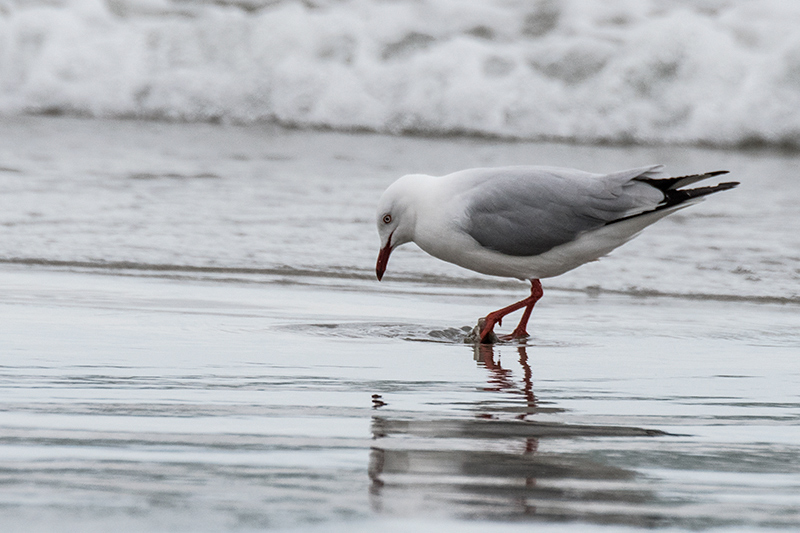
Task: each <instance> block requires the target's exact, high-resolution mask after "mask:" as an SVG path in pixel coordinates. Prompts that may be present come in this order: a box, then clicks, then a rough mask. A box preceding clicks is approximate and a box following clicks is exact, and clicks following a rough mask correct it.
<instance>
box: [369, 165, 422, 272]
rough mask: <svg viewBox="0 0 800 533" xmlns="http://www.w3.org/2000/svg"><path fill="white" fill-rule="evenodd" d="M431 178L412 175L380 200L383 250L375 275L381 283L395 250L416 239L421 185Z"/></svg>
mask: <svg viewBox="0 0 800 533" xmlns="http://www.w3.org/2000/svg"><path fill="white" fill-rule="evenodd" d="M427 178H429V177H428V176H423V175H420V174H410V175H408V176H403V177H402V178H400V179H399V180H397V181H395V182H394V183H392V184H391V185H390V186H389V188H388V189H386V191H384V193H383V194H382V195H381V199H380V200H378V213H377V224H378V235H379V236H380V238H381V251H380V253H379V254H378V264H377V265H376V266H375V273H376V274H377V275H378V280H380V279H381V278H382V277H383V273H384V272H385V271H386V265H387V264H388V263H389V255H390V254H391V253H392V250H394V249H395V248H397V247H398V246H400V245H401V244H405V243H407V242H411V241H413V240H414V229H415V227H416V224H417V212H416V208H415V206H416V202H417V197H418V194H419V192H420V189H421V188H422V187H424V184H423V183H422V182H423V181H425V180H426V179H427Z"/></svg>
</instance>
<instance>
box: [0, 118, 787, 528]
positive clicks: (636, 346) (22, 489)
mask: <svg viewBox="0 0 800 533" xmlns="http://www.w3.org/2000/svg"><path fill="white" fill-rule="evenodd" d="M0 132H2V137H1V140H2V144H0V155H2V165H0V166H3V167H4V170H3V174H2V176H1V177H0V179H1V181H0V182H1V183H2V184H3V192H2V196H0V198H2V200H1V201H2V203H3V205H2V215H0V216H2V226H0V228H2V234H3V238H2V239H0V260H2V265H0V293H1V294H2V298H0V323H2V324H3V327H2V330H0V341H1V342H2V344H0V346H1V347H2V352H1V355H0V387H2V391H3V393H2V400H0V516H2V519H3V528H4V531H49V530H53V529H54V528H58V529H63V530H68V529H76V530H77V529H80V530H108V529H111V528H114V529H115V530H120V531H164V530H173V531H174V530H178V531H218V530H261V529H271V530H275V529H277V530H284V529H289V530H292V529H298V528H299V529H302V530H307V529H312V530H322V531H337V530H347V531H352V530H356V531H359V530H368V529H369V530H373V529H375V528H379V527H380V528H383V529H385V530H387V531H395V530H397V531H402V530H407V529H408V528H414V529H418V530H437V531H440V530H443V531H447V530H450V529H453V530H456V529H457V530H459V531H463V530H465V528H467V529H466V530H469V529H468V528H469V527H470V526H469V524H468V523H467V522H465V521H466V520H477V521H479V524H484V525H485V524H486V523H487V522H488V523H490V524H491V528H492V530H499V531H503V530H508V531H516V530H517V529H521V528H522V527H526V524H525V523H526V522H529V521H536V522H537V527H545V528H547V527H548V526H552V527H553V528H555V527H559V528H563V527H564V523H565V522H566V523H567V524H568V525H569V526H570V527H571V528H572V529H574V530H576V531H587V530H594V529H595V528H599V529H601V530H605V529H606V528H619V527H628V526H633V527H659V528H666V529H678V530H681V529H714V528H722V529H725V528H737V529H745V530H752V529H774V528H778V529H786V530H795V529H797V528H798V526H800V514H799V513H798V509H800V497H799V496H798V494H800V490H799V489H800V468H798V466H797V465H800V444H798V443H800V429H798V428H800V425H799V424H798V421H799V419H800V394H798V392H797V391H798V390H800V389H799V388H798V383H800V365H798V360H797V358H798V354H799V353H800V350H799V348H800V318H799V317H800V314H798V312H799V311H800V308H798V301H797V298H798V296H797V276H798V271H797V266H796V265H797V263H796V257H795V255H796V250H797V249H798V248H797V247H795V246H794V244H795V243H797V235H796V232H793V231H792V230H791V228H790V227H789V224H788V222H789V221H791V220H796V217H797V208H796V207H795V206H796V205H798V204H797V202H795V199H796V198H797V197H798V196H799V195H800V193H799V192H798V190H799V189H800V186H798V182H797V180H796V177H795V175H794V174H793V172H794V170H795V169H796V167H797V164H798V161H800V159H798V158H797V157H796V156H794V155H792V154H786V153H776V152H723V151H707V150H697V149H688V148H599V147H593V148H587V147H579V146H564V145H536V144H522V143H510V144H503V143H501V144H498V143H496V142H492V141H485V140H480V139H468V140H464V139H414V138H393V137H381V136H371V135H346V134H339V133H326V132H301V131H283V130H276V129H272V128H260V127H253V128H236V127H229V126H213V125H181V124H152V123H140V122H103V121H86V120H76V119H52V118H33V119H31V118H24V119H14V120H6V121H5V122H4V127H3V128H0ZM535 159H536V160H538V162H540V163H543V164H570V165H571V166H578V167H583V168H598V167H599V168H598V169H600V170H604V169H608V170H610V169H613V168H622V167H626V166H631V167H632V166H636V165H638V164H643V163H648V162H650V161H657V162H666V163H668V164H669V168H670V170H674V173H676V174H677V173H685V172H690V171H693V170H698V169H709V168H718V167H719V168H728V169H729V170H731V171H732V174H733V177H734V179H739V180H741V181H743V182H744V183H743V185H742V186H741V187H740V189H737V191H732V192H730V193H726V194H724V195H723V194H720V195H717V197H714V198H712V199H709V201H707V202H705V203H703V204H701V205H699V206H696V207H693V208H692V209H691V210H687V211H686V212H685V213H686V215H682V218H677V217H673V218H675V220H673V221H670V220H669V219H668V220H665V221H664V222H663V223H660V224H659V225H657V226H655V227H653V228H650V229H649V230H648V231H646V232H645V234H643V235H642V236H641V237H639V238H638V239H637V240H636V241H634V242H632V243H631V244H629V245H626V246H625V247H623V248H621V249H620V250H618V251H616V252H615V253H614V254H613V255H612V256H610V257H608V258H606V259H604V260H602V261H600V262H599V263H596V264H593V265H587V266H586V267H583V268H581V269H579V270H578V271H575V272H573V273H570V274H568V275H565V276H563V277H561V278H557V279H554V280H549V282H546V283H545V298H544V299H543V300H542V301H541V302H540V303H539V304H537V308H536V310H535V312H534V315H533V318H532V321H531V328H530V331H531V333H532V337H531V338H530V339H529V340H528V342H527V343H526V344H525V345H522V346H518V345H514V344H504V345H498V346H495V347H483V348H480V349H476V348H475V347H473V346H472V345H470V344H465V343H464V342H463V339H464V336H465V334H466V333H465V330H468V329H469V328H470V327H471V326H472V325H474V323H475V320H476V319H477V317H479V316H482V315H485V314H486V312H487V311H489V310H492V309H495V308H498V307H501V306H503V305H506V304H507V303H509V302H510V301H513V300H515V299H518V298H520V297H521V296H522V295H524V293H525V288H524V286H523V285H522V284H519V283H516V282H505V281H502V280H500V281H495V280H491V279H488V278H482V277H478V276H476V275H472V274H470V273H462V272H461V271H459V270H458V269H456V268H455V267H452V268H451V267H450V266H448V265H442V264H440V263H439V262H437V261H434V260H432V259H429V258H426V257H425V256H424V255H423V254H422V253H420V252H418V251H415V250H413V249H409V250H400V251H398V252H397V253H396V254H395V256H393V258H392V260H393V263H392V264H390V269H389V272H388V273H387V278H385V280H384V282H383V283H380V284H379V283H378V282H377V281H375V280H374V278H373V276H374V273H373V272H372V268H373V265H374V260H375V252H376V250H375V247H376V246H377V242H376V241H377V238H376V236H375V234H374V227H373V225H374V224H373V221H372V217H373V213H372V209H373V205H374V202H375V199H376V197H377V195H378V194H379V193H380V191H381V190H382V189H383V187H385V186H386V185H387V184H388V183H389V182H390V181H391V180H392V179H393V178H394V177H396V176H397V175H400V174H403V173H407V172H412V171H420V170H427V171H428V172H431V173H440V172H443V171H447V170H454V169H455V168H458V167H457V166H456V165H460V166H464V167H467V166H475V165H477V164H507V163H510V162H517V163H528V162H534V160H535ZM569 161H572V163H569ZM740 191H746V193H747V194H744V193H740ZM678 230H679V231H678ZM744 269H746V270H747V273H745V272H744ZM511 318H513V317H511ZM505 326H506V327H508V328H510V327H513V320H512V323H511V324H506V325H505ZM519 522H523V524H520V523H519ZM528 526H529V524H528ZM476 527H478V526H476ZM526 529H529V527H527V528H526Z"/></svg>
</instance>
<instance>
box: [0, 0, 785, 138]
mask: <svg viewBox="0 0 800 533" xmlns="http://www.w3.org/2000/svg"><path fill="white" fill-rule="evenodd" d="M799 25H800V4H798V3H797V2H787V1H778V0H774V1H766V0H753V1H733V0H713V1H712V0H695V1H678V2H668V1H659V0H650V1H644V0H642V1H625V0H617V1H610V2H585V1H578V0H572V1H551V0H539V1H536V2H531V1H528V0H516V1H514V0H512V1H444V2H442V1H433V0H427V1H426V0H423V1H412V0H397V1H393V2H383V1H378V0H305V1H302V2H301V1H292V0H283V1H281V0H217V1H216V2H213V1H209V0H197V1H188V0H105V1H104V0H74V1H69V0H33V1H31V0H25V1H23V0H4V1H3V2H2V3H0V113H3V114H6V115H14V114H20V113H55V114H61V113H69V114H80V115H86V116H93V117H137V118H147V119H168V120H187V121H207V120H221V121H232V122H255V121H272V122H279V123H282V124H286V125H294V126H302V127H322V128H333V129H348V130H353V129H363V130H372V131H380V132H390V133H408V132H414V133H420V132H421V133H425V134H436V135H447V134H454V133H459V134H462V133H468V134H476V135H487V136H501V137H510V138H524V139H561V140H569V141H578V142H643V143H665V142H666V143H693V144H708V145H718V146H730V145H742V144H749V143H764V144H772V145H789V146H800V34H798V32H797V28H798V26H799Z"/></svg>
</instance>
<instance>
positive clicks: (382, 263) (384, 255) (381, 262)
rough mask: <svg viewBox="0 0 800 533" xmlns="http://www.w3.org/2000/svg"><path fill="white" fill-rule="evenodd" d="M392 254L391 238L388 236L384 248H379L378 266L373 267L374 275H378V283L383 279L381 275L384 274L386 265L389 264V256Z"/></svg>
mask: <svg viewBox="0 0 800 533" xmlns="http://www.w3.org/2000/svg"><path fill="white" fill-rule="evenodd" d="M391 253H392V236H391V235H389V240H388V241H387V242H386V246H384V247H383V248H381V251H380V253H379V254H378V264H377V265H375V274H377V275H378V281H380V280H381V279H382V278H383V273H384V272H386V265H388V264H389V255H390V254H391Z"/></svg>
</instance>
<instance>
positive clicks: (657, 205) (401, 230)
mask: <svg viewBox="0 0 800 533" xmlns="http://www.w3.org/2000/svg"><path fill="white" fill-rule="evenodd" d="M662 169H663V166H662V165H650V166H646V167H641V168H634V169H630V170H622V171H619V172H613V173H610V174H595V173H590V172H584V171H581V170H574V169H568V168H556V167H545V166H511V167H500V168H473V169H467V170H461V171H458V172H454V173H452V174H448V175H446V176H438V177H437V176H427V175H424V174H409V175H407V176H403V177H402V178H400V179H398V180H397V181H395V182H394V183H393V184H392V185H390V186H389V187H388V188H387V189H386V191H385V192H384V193H383V195H382V196H381V198H380V200H379V202H378V212H377V225H378V235H379V236H380V253H379V254H378V262H377V265H376V267H375V272H376V274H377V276H378V280H379V281H380V280H381V279H382V278H383V275H384V273H385V272H386V266H387V264H388V262H389V256H390V255H391V253H392V252H393V251H394V249H395V248H397V247H398V246H400V245H402V244H405V243H409V242H414V243H415V244H417V246H419V247H420V248H422V250H424V251H425V252H427V253H428V254H430V255H432V256H433V257H436V258H438V259H441V260H443V261H447V262H450V263H454V264H456V265H459V266H461V267H464V268H467V269H469V270H473V271H475V272H479V273H481V274H487V275H490V276H501V277H508V278H516V279H520V280H523V281H530V283H531V294H530V296H528V297H527V298H525V299H523V300H520V301H519V302H516V303H514V304H511V305H509V306H507V307H504V308H502V309H499V310H497V311H494V312H491V313H489V314H488V315H487V316H486V317H485V319H484V320H483V325H482V328H481V329H480V335H479V340H480V342H482V343H489V342H493V340H494V339H496V336H495V335H494V326H495V325H502V320H503V317H505V316H506V315H508V314H509V313H512V312H514V311H517V310H519V309H522V308H524V311H523V314H522V319H521V320H520V322H519V325H518V326H517V327H516V328H515V329H514V331H513V332H512V333H511V335H510V336H506V337H505V338H504V340H513V339H524V338H526V337H528V332H527V325H528V320H529V319H530V315H531V312H532V311H533V306H534V305H535V304H536V302H537V301H539V299H540V298H541V297H542V294H543V291H542V283H541V281H540V280H541V279H543V278H551V277H554V276H559V275H561V274H563V273H565V272H567V271H569V270H572V269H574V268H577V267H579V266H580V265H582V264H584V263H588V262H590V261H595V260H597V259H599V258H600V257H603V256H604V255H607V254H608V253H610V252H611V251H612V250H614V249H615V248H617V247H619V246H621V245H623V244H625V243H626V242H628V241H629V240H631V239H632V238H634V237H636V236H637V235H638V234H639V233H640V232H641V231H642V230H643V229H644V228H646V227H647V226H649V225H650V224H653V223H655V222H657V221H658V220H660V219H662V218H664V217H665V216H667V215H670V214H672V213H674V212H676V211H678V210H680V209H683V208H685V207H688V206H690V205H693V204H696V203H698V202H699V201H701V200H703V199H704V197H705V196H707V195H709V194H713V193H715V192H719V191H724V190H727V189H732V188H734V187H736V186H737V185H739V183H738V182H724V183H720V184H718V185H714V186H708V187H697V188H684V187H686V186H688V185H691V184H693V183H696V182H698V181H701V180H705V179H708V178H712V177H714V176H719V175H721V174H727V172H728V171H726V170H720V171H714V172H706V173H705V174H694V175H690V176H681V177H662V174H661V172H662ZM479 327H480V326H479Z"/></svg>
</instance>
